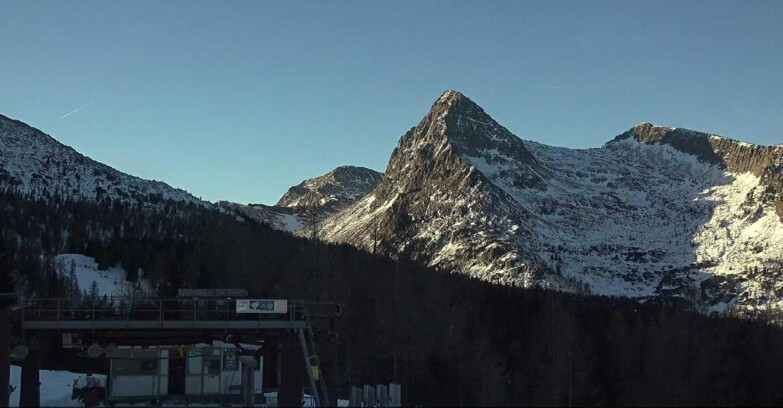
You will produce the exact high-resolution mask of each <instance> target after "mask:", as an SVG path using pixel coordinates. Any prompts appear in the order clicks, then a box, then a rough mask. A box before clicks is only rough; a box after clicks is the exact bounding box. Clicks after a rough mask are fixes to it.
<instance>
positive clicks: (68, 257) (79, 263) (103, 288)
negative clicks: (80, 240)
mask: <svg viewBox="0 0 783 408" xmlns="http://www.w3.org/2000/svg"><path fill="white" fill-rule="evenodd" d="M55 262H56V263H60V264H61V266H60V270H61V273H64V274H65V275H66V276H67V275H68V274H69V273H70V270H71V267H72V265H73V268H74V271H75V274H76V281H77V284H78V285H79V290H80V291H87V292H89V290H90V287H91V286H92V283H93V282H95V283H96V284H97V287H98V296H104V295H105V296H109V297H112V296H118V297H119V296H129V294H130V293H133V291H134V287H133V286H134V284H133V283H131V282H128V281H126V280H125V279H126V277H127V275H128V273H127V272H126V271H125V269H123V268H121V267H118V266H115V267H112V268H108V269H106V270H104V271H102V270H99V269H98V263H97V262H95V259H94V258H91V257H89V256H85V255H81V254H60V255H57V256H56V257H55ZM139 282H140V284H139V285H138V287H137V288H136V289H137V290H139V289H140V290H141V291H142V293H145V294H150V293H151V289H150V287H149V284H148V283H147V282H146V281H145V280H144V279H140V280H139Z"/></svg>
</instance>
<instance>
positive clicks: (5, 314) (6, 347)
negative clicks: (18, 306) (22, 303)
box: [0, 309, 11, 407]
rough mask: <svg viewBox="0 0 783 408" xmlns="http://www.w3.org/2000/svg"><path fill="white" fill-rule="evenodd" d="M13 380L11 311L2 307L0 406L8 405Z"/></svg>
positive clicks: (0, 317)
mask: <svg viewBox="0 0 783 408" xmlns="http://www.w3.org/2000/svg"><path fill="white" fill-rule="evenodd" d="M10 381H11V312H10V311H9V310H7V309H0V407H7V406H8V397H9V392H8V391H9V390H8V387H9V385H10Z"/></svg>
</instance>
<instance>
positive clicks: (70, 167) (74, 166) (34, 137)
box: [0, 115, 210, 206]
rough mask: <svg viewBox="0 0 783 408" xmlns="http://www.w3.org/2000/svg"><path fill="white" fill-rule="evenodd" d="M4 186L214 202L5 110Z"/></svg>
mask: <svg viewBox="0 0 783 408" xmlns="http://www.w3.org/2000/svg"><path fill="white" fill-rule="evenodd" d="M0 188H5V189H10V190H13V191H17V192H20V193H23V194H26V195H30V196H33V197H51V196H53V195H58V196H60V197H63V198H72V199H84V200H91V201H102V200H108V201H113V200H120V201H123V202H126V203H127V202H135V203H139V204H145V203H147V204H149V203H151V202H155V201H161V200H167V199H171V200H174V201H180V202H187V203H193V204H196V205H199V206H209V205H210V204H209V203H208V202H206V201H203V200H200V199H198V198H196V197H194V196H193V195H191V194H189V193H188V192H186V191H184V190H181V189H177V188H173V187H171V186H169V185H168V184H166V183H163V182H160V181H151V180H143V179H141V178H138V177H134V176H131V175H129V174H126V173H123V172H121V171H118V170H116V169H113V168H111V167H109V166H107V165H105V164H102V163H99V162H97V161H95V160H93V159H91V158H89V157H87V156H84V155H82V154H80V153H78V152H77V151H76V150H74V149H73V148H71V147H69V146H66V145H64V144H62V143H60V142H58V141H57V140H55V139H53V138H52V137H51V136H49V135H47V134H45V133H43V132H41V131H40V130H38V129H35V128H33V127H31V126H29V125H27V124H25V123H22V122H20V121H17V120H13V119H10V118H8V117H5V116H3V115H0Z"/></svg>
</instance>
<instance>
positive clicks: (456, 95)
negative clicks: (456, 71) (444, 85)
mask: <svg viewBox="0 0 783 408" xmlns="http://www.w3.org/2000/svg"><path fill="white" fill-rule="evenodd" d="M462 98H466V96H465V95H463V94H462V93H461V92H459V91H454V90H451V89H449V90H447V91H445V92H443V94H442V95H441V96H440V98H438V102H449V101H455V100H459V99H462Z"/></svg>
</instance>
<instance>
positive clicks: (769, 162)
mask: <svg viewBox="0 0 783 408" xmlns="http://www.w3.org/2000/svg"><path fill="white" fill-rule="evenodd" d="M627 138H633V139H634V140H636V141H638V142H640V143H646V144H654V143H661V144H668V145H670V146H672V147H674V148H675V149H677V150H679V151H682V152H685V153H688V154H691V155H694V156H696V157H697V158H698V159H699V160H701V161H703V162H705V163H709V164H715V165H719V166H721V167H723V168H724V169H726V170H728V171H729V172H731V173H736V174H741V173H748V172H749V173H752V174H754V175H755V176H757V177H761V178H762V183H763V184H764V185H765V186H767V187H768V191H767V192H766V194H765V199H766V200H768V201H769V202H771V203H773V205H775V206H776V208H777V213H778V215H779V216H780V217H781V220H782V221H783V182H781V178H783V172H782V171H781V168H782V166H783V145H776V146H759V145H755V144H750V143H745V142H739V141H736V140H732V139H729V138H725V137H721V136H715V135H711V134H708V133H703V132H695V131H692V130H687V129H679V128H669V127H663V126H655V125H652V124H650V123H646V122H645V123H641V124H639V125H637V126H635V127H633V128H631V129H630V130H628V131H627V132H625V133H623V134H622V135H620V136H618V137H617V138H616V140H621V139H627Z"/></svg>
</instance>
